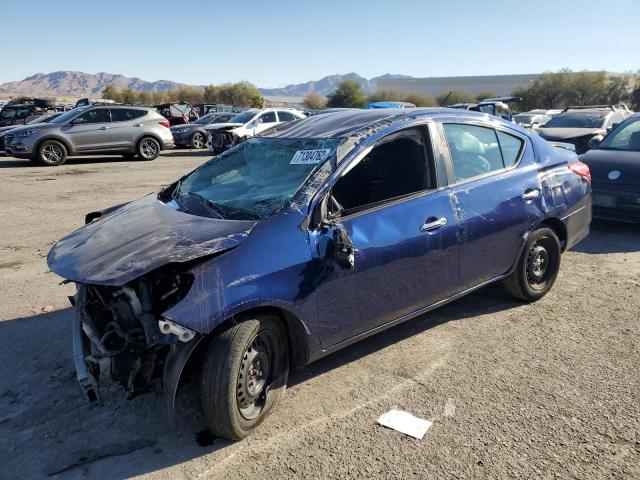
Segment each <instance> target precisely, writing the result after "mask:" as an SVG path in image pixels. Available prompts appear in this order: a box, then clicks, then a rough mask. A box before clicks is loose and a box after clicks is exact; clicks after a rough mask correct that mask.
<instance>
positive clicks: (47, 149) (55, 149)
mask: <svg viewBox="0 0 640 480" xmlns="http://www.w3.org/2000/svg"><path fill="white" fill-rule="evenodd" d="M35 160H36V162H37V163H39V164H40V165H44V166H47V167H55V166H58V165H62V164H63V163H64V162H66V160H67V149H66V148H65V146H64V145H63V144H61V143H60V142H58V141H56V140H45V141H44V142H42V143H41V144H40V145H39V146H38V150H37V152H36V156H35Z"/></svg>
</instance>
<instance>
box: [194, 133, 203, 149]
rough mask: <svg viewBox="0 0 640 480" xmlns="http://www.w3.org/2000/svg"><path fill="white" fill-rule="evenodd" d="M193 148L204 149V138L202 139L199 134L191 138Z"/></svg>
mask: <svg viewBox="0 0 640 480" xmlns="http://www.w3.org/2000/svg"><path fill="white" fill-rule="evenodd" d="M193 146H194V147H196V148H203V147H204V138H203V137H202V135H201V134H199V133H196V134H195V135H194V136H193Z"/></svg>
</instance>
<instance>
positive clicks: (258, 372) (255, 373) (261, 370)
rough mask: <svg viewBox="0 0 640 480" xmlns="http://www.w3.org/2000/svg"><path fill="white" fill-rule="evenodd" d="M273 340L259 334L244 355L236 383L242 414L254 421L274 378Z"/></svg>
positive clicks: (266, 334) (262, 333)
mask: <svg viewBox="0 0 640 480" xmlns="http://www.w3.org/2000/svg"><path fill="white" fill-rule="evenodd" d="M273 351H274V349H273V340H272V339H271V336H270V335H269V334H268V333H267V332H265V331H262V332H258V333H257V334H256V336H255V337H253V340H251V342H250V343H249V346H248V347H247V349H246V350H245V351H244V354H243V355H242V362H241V364H240V371H239V372H238V380H237V383H236V401H237V405H238V410H239V411H240V414H241V415H242V416H243V417H244V418H245V419H247V420H254V419H256V418H257V417H258V416H260V413H261V412H262V409H263V407H264V405H265V402H266V397H267V392H268V390H269V384H270V382H271V379H272V377H273V375H272V373H273V372H272V370H273Z"/></svg>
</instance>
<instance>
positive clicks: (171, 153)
mask: <svg viewBox="0 0 640 480" xmlns="http://www.w3.org/2000/svg"><path fill="white" fill-rule="evenodd" d="M160 155H161V156H163V157H207V158H211V157H214V156H215V155H214V154H213V153H212V152H210V151H209V150H207V149H206V148H205V149H201V150H192V149H189V150H165V151H164V152H162V153H161V154H160Z"/></svg>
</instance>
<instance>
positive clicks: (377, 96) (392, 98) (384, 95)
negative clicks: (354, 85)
mask: <svg viewBox="0 0 640 480" xmlns="http://www.w3.org/2000/svg"><path fill="white" fill-rule="evenodd" d="M404 97H405V94H403V93H401V92H398V91H397V90H385V89H382V90H376V91H375V92H373V93H372V94H371V95H369V97H368V98H367V101H368V102H369V103H372V102H403V101H404Z"/></svg>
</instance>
